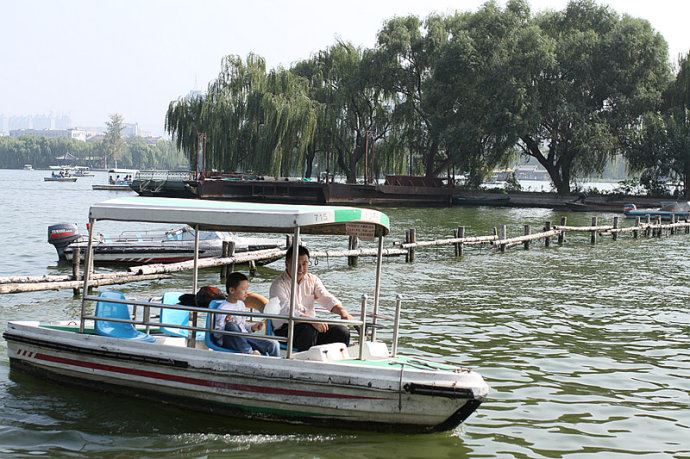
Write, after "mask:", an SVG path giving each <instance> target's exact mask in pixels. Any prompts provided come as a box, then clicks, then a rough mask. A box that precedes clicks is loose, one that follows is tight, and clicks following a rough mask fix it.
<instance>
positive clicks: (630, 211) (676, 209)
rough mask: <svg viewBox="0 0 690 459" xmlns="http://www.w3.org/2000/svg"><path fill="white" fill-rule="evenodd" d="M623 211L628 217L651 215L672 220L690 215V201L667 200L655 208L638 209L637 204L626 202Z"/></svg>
mask: <svg viewBox="0 0 690 459" xmlns="http://www.w3.org/2000/svg"><path fill="white" fill-rule="evenodd" d="M623 213H624V214H625V216H626V217H627V218H636V217H640V218H645V217H647V215H649V217H650V218H657V217H659V218H661V219H662V220H671V219H672V218H673V217H676V218H678V219H686V218H689V217H690V202H689V201H683V202H675V201H672V202H666V203H662V206H661V207H657V208H653V209H638V208H637V206H636V205H635V204H626V205H625V206H624V207H623Z"/></svg>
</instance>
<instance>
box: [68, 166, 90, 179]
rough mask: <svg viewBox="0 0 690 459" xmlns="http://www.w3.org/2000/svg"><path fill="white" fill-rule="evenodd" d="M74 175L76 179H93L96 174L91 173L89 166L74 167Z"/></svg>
mask: <svg viewBox="0 0 690 459" xmlns="http://www.w3.org/2000/svg"><path fill="white" fill-rule="evenodd" d="M72 169H73V171H74V172H72V175H73V176H75V177H93V176H94V175H95V174H94V173H93V172H91V169H90V168H89V167H88V166H74V167H73V168H72Z"/></svg>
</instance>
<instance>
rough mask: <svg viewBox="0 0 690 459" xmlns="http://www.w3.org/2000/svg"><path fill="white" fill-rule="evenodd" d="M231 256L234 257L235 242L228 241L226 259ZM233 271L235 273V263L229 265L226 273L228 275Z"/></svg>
mask: <svg viewBox="0 0 690 459" xmlns="http://www.w3.org/2000/svg"><path fill="white" fill-rule="evenodd" d="M233 256H235V241H230V243H229V244H228V257H233ZM233 271H235V263H230V266H229V267H228V270H227V273H228V274H230V273H231V272H233Z"/></svg>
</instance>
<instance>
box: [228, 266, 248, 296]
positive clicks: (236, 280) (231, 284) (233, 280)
mask: <svg viewBox="0 0 690 459" xmlns="http://www.w3.org/2000/svg"><path fill="white" fill-rule="evenodd" d="M242 281H249V278H248V277H247V276H245V275H244V274H242V273H238V272H237V271H235V272H233V273H230V274H228V278H227V279H226V280H225V291H226V292H229V291H230V289H231V288H237V286H238V285H240V282H242Z"/></svg>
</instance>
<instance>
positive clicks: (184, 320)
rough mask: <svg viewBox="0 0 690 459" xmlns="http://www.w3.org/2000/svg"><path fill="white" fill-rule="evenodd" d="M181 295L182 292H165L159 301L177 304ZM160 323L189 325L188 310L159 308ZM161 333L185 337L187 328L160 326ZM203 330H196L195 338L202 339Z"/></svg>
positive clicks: (187, 333)
mask: <svg viewBox="0 0 690 459" xmlns="http://www.w3.org/2000/svg"><path fill="white" fill-rule="evenodd" d="M182 295H183V293H182V292H165V293H164V294H163V299H162V300H161V303H163V304H179V303H180V297H181V296H182ZM161 323H163V324H170V325H182V326H185V327H186V326H188V325H189V311H183V310H180V309H161ZM161 331H162V332H163V334H165V335H168V336H175V337H182V338H186V337H187V336H189V330H185V329H184V328H176V327H161ZM204 335H205V333H204V332H196V339H197V340H199V341H203V339H204Z"/></svg>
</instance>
